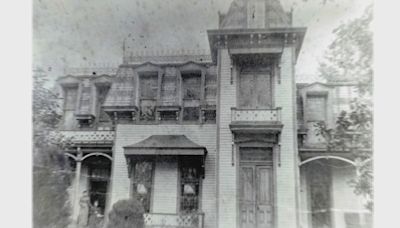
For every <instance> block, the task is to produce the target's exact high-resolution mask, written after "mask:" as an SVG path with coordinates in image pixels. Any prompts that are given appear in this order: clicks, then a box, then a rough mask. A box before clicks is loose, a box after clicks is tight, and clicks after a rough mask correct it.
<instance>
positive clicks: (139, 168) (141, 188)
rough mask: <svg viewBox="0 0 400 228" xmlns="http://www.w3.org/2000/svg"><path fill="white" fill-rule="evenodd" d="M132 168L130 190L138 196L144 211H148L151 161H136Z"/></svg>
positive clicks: (151, 173)
mask: <svg viewBox="0 0 400 228" xmlns="http://www.w3.org/2000/svg"><path fill="white" fill-rule="evenodd" d="M133 166H134V168H133V169H132V172H133V174H132V178H133V179H132V182H133V186H132V192H133V193H134V194H135V196H136V197H137V198H138V200H139V201H140V202H142V205H143V207H144V209H145V211H146V212H149V211H150V199H151V186H152V181H153V162H152V161H138V162H135V163H134V164H133Z"/></svg>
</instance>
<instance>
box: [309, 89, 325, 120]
mask: <svg viewBox="0 0 400 228" xmlns="http://www.w3.org/2000/svg"><path fill="white" fill-rule="evenodd" d="M326 109H327V107H326V95H324V94H322V95H319V94H316V95H307V109H306V111H307V120H308V121H313V122H317V121H326V111H327V110H326Z"/></svg>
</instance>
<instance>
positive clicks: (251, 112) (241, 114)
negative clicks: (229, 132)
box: [231, 108, 281, 122]
mask: <svg viewBox="0 0 400 228" xmlns="http://www.w3.org/2000/svg"><path fill="white" fill-rule="evenodd" d="M231 111H232V112H231V113H232V122H253V121H255V122H258V121H281V108H275V109H237V108H232V109H231Z"/></svg>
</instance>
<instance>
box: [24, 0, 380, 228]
mask: <svg viewBox="0 0 400 228" xmlns="http://www.w3.org/2000/svg"><path fill="white" fill-rule="evenodd" d="M373 11H374V2H373V0H202V1H200V0H169V1H165V0H164V1H163V0H113V1H108V0H96V1H95V0H33V1H32V69H31V72H32V88H31V89H32V153H33V155H32V164H31V167H32V169H31V170H32V227H33V228H373V227H374V225H373V224H374V219H373V217H374V184H373V183H374V169H373V166H374V150H373V148H374V138H373V129H374V126H373V125H374V121H373V120H374V104H373V100H374V83H373V82H374V80H373V75H374V68H373V59H374V52H373V45H374V42H373V35H374V34H373V33H374V31H373V29H372V23H373V18H374V12H373Z"/></svg>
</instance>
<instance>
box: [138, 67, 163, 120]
mask: <svg viewBox="0 0 400 228" xmlns="http://www.w3.org/2000/svg"><path fill="white" fill-rule="evenodd" d="M139 90H140V120H144V121H154V120H155V117H156V116H155V114H156V112H155V106H156V103H157V92H158V73H149V74H143V75H140V88H139Z"/></svg>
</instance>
